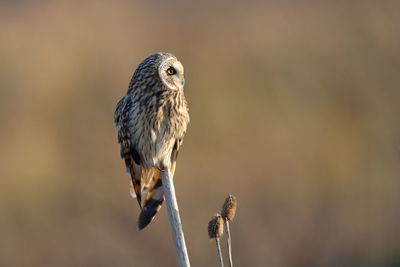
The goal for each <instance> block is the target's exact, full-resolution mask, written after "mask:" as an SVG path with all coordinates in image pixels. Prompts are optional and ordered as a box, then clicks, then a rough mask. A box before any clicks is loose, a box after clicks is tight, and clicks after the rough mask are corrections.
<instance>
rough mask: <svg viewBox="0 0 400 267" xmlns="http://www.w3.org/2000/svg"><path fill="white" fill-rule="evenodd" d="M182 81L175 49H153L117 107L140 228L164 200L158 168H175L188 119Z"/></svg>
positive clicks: (122, 145) (153, 214)
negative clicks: (155, 50) (168, 51)
mask: <svg viewBox="0 0 400 267" xmlns="http://www.w3.org/2000/svg"><path fill="white" fill-rule="evenodd" d="M184 85H185V78H184V69H183V66H182V64H181V63H180V62H179V61H178V59H177V58H176V57H175V56H174V55H172V54H170V53H162V52H160V53H157V54H154V55H151V56H149V57H147V58H146V59H144V60H143V61H142V62H141V63H140V64H139V65H138V67H137V68H136V70H135V72H134V74H133V77H132V79H131V81H130V84H129V87H128V91H127V93H126V95H125V96H124V97H122V99H121V100H120V101H119V102H118V104H117V107H116V110H115V114H114V121H115V124H116V127H117V131H118V143H119V144H120V146H121V157H122V159H123V160H124V161H125V165H126V169H127V172H128V174H129V175H130V177H131V193H132V195H133V196H134V197H136V198H137V201H138V203H139V206H140V208H141V212H140V215H139V219H138V224H137V228H138V230H141V229H143V228H144V227H146V226H147V225H148V224H149V223H150V222H151V221H152V220H153V218H154V216H155V215H156V213H157V212H158V210H159V209H160V208H161V205H162V203H163V201H164V192H163V187H162V181H161V171H162V170H166V169H168V170H169V171H170V173H171V175H172V176H173V174H174V172H175V166H176V159H177V156H178V152H179V149H180V147H181V145H182V142H183V137H184V136H185V133H186V128H187V125H188V123H189V110H188V106H187V102H186V99H185V96H184V93H183V87H184ZM142 196H144V199H143V200H142Z"/></svg>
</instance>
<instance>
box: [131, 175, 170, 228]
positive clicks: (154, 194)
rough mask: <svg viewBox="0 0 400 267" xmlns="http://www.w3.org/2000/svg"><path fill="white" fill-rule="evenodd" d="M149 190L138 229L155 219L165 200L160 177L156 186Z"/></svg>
mask: <svg viewBox="0 0 400 267" xmlns="http://www.w3.org/2000/svg"><path fill="white" fill-rule="evenodd" d="M148 190H149V191H148V192H147V196H146V201H145V203H144V206H143V208H142V211H141V212H140V215H139V220H138V224H137V230H142V229H143V228H145V227H146V226H147V225H148V224H149V223H150V222H151V221H152V220H153V219H154V216H156V214H157V212H158V211H159V210H160V208H161V205H162V203H163V202H164V190H163V186H162V182H161V178H160V177H158V179H157V181H156V182H155V184H154V186H153V187H152V188H149V189H148Z"/></svg>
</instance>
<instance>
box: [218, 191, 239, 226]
mask: <svg viewBox="0 0 400 267" xmlns="http://www.w3.org/2000/svg"><path fill="white" fill-rule="evenodd" d="M236 207H237V200H236V197H235V196H234V195H231V194H229V195H228V196H227V197H226V199H225V202H224V205H223V206H222V211H221V215H222V218H224V220H227V221H232V220H233V218H235V214H236Z"/></svg>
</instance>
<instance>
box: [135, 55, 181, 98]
mask: <svg viewBox="0 0 400 267" xmlns="http://www.w3.org/2000/svg"><path fill="white" fill-rule="evenodd" d="M184 85H185V78H184V73H183V66H182V63H180V62H179V61H178V59H177V58H176V57H175V56H174V55H172V54H170V53H162V52H161V53H157V54H153V55H151V56H149V57H147V58H146V59H144V60H143V61H142V62H141V63H140V64H139V66H138V67H137V68H136V70H135V73H134V74H133V77H132V80H131V83H130V85H129V88H128V93H130V92H133V91H136V90H144V91H147V90H150V91H154V90H174V91H180V90H183V86H184Z"/></svg>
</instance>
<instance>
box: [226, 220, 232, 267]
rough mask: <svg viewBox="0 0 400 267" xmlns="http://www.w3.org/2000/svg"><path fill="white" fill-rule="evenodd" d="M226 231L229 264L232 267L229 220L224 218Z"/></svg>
mask: <svg viewBox="0 0 400 267" xmlns="http://www.w3.org/2000/svg"><path fill="white" fill-rule="evenodd" d="M225 226H226V233H227V234H228V254H229V266H230V267H233V262H232V244H231V231H230V230H229V221H228V220H225Z"/></svg>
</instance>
